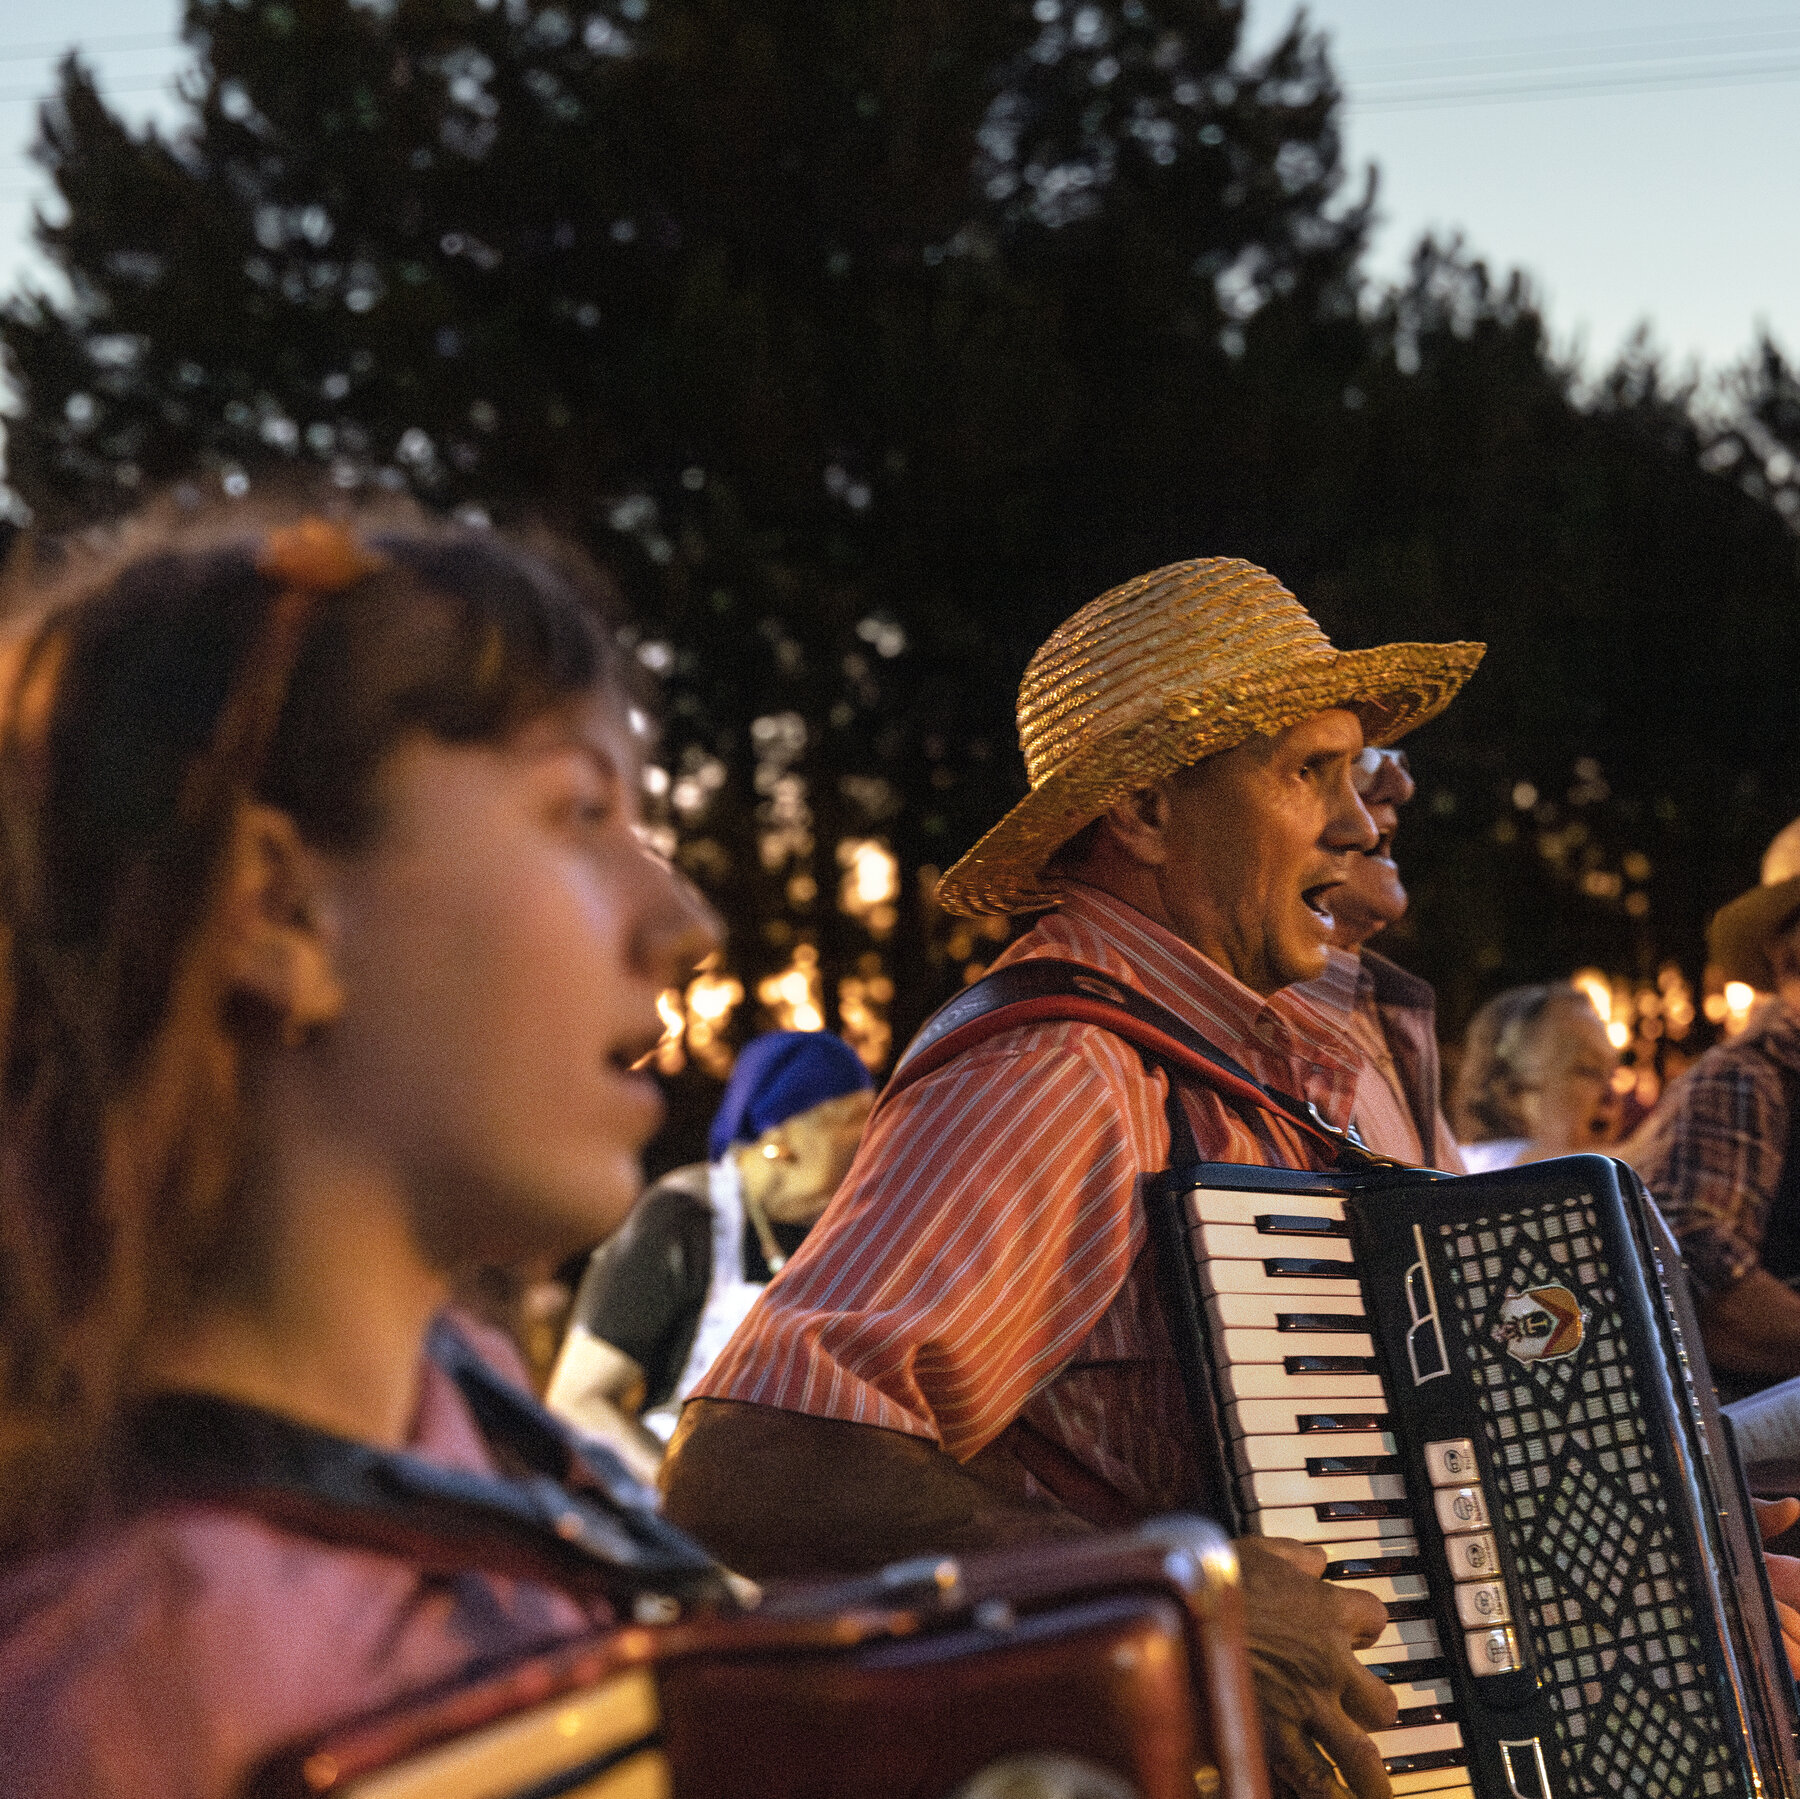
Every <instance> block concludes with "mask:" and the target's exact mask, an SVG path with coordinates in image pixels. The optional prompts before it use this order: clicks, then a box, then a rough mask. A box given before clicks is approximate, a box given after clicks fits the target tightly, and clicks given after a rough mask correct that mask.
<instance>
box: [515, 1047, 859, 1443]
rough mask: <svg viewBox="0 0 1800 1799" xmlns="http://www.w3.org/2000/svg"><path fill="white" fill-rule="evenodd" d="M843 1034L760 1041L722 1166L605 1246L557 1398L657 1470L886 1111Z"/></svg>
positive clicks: (746, 1058)
mask: <svg viewBox="0 0 1800 1799" xmlns="http://www.w3.org/2000/svg"><path fill="white" fill-rule="evenodd" d="M873 1087H874V1083H873V1082H872V1081H871V1079H870V1077H869V1071H868V1069H866V1068H865V1067H864V1066H863V1063H862V1060H861V1058H860V1057H859V1056H858V1055H857V1054H856V1052H855V1050H853V1049H852V1048H851V1047H850V1046H849V1044H847V1043H846V1042H845V1041H844V1040H843V1038H841V1037H835V1036H833V1035H832V1034H831V1033H830V1032H829V1031H769V1032H766V1033H765V1034H764V1035H762V1036H760V1037H753V1038H752V1039H751V1040H750V1041H749V1042H748V1043H747V1044H745V1045H744V1048H743V1050H742V1051H741V1052H740V1054H739V1056H738V1059H737V1062H736V1064H735V1065H734V1067H733V1068H732V1071H731V1079H730V1080H729V1081H728V1082H727V1083H726V1087H725V1094H724V1098H723V1099H722V1100H721V1102H720V1105H719V1110H718V1112H717V1113H716V1114H715V1115H714V1118H713V1121H712V1128H711V1130H710V1131H709V1132H708V1133H707V1154H708V1157H709V1159H708V1160H707V1161H706V1162H697V1163H693V1164H690V1165H689V1166H688V1167H685V1168H677V1169H674V1170H673V1171H672V1172H670V1173H668V1174H666V1175H664V1176H663V1177H662V1179H661V1180H659V1181H657V1182H656V1183H655V1184H654V1185H653V1186H651V1187H649V1188H648V1189H646V1191H645V1192H644V1194H643V1196H642V1197H641V1198H640V1199H639V1200H638V1202H637V1204H636V1205H635V1206H634V1207H633V1208H632V1211H631V1215H630V1217H629V1218H627V1219H626V1221H625V1223H624V1225H623V1226H621V1228H620V1229H619V1231H618V1232H617V1233H616V1234H615V1235H614V1236H612V1237H610V1238H609V1239H608V1240H607V1241H606V1242H605V1243H604V1244H602V1245H601V1247H600V1248H599V1249H597V1250H595V1252H594V1254H593V1256H592V1258H591V1259H590V1260H589V1263H588V1267H587V1272H586V1274H585V1275H584V1276H583V1278H582V1282H581V1287H580V1290H579V1291H578V1293H577V1294H576V1298H575V1306H574V1310H573V1312H572V1314H571V1318H570V1324H569V1331H568V1336H567V1337H566V1339H565V1340H564V1343H563V1348H562V1353H561V1354H560V1356H559V1357H558V1359H557V1364H556V1369H555V1371H554V1373H553V1374H552V1375H551V1378H550V1388H549V1392H548V1395H547V1398H548V1402H549V1404H550V1406H551V1407H552V1409H554V1410H556V1411H558V1412H560V1413H561V1414H562V1415H563V1416H564V1417H565V1418H567V1419H569V1420H570V1421H571V1422H572V1423H575V1424H579V1425H581V1426H582V1427H583V1428H585V1429H587V1430H590V1431H592V1432H594V1433H595V1434H596V1435H599V1436H603V1437H605V1438H606V1439H607V1440H608V1441H609V1442H611V1443H613V1444H614V1445H615V1446H616V1447H621V1448H622V1449H623V1450H624V1451H625V1453H626V1454H627V1457H628V1459H629V1460H631V1461H632V1463H633V1464H634V1466H635V1467H636V1468H637V1469H638V1471H639V1472H640V1473H644V1474H648V1473H650V1472H652V1471H653V1470H654V1467H655V1464H656V1462H657V1461H658V1460H659V1459H660V1456H661V1453H662V1445H663V1442H664V1441H666V1440H667V1438H668V1436H669V1433H670V1432H671V1431H673V1430H674V1428H675V1420H676V1417H677V1416H678V1415H679V1413H680V1411H681V1402H682V1400H683V1399H684V1398H685V1397H686V1395H687V1393H688V1390H689V1389H690V1388H691V1387H692V1386H693V1385H694V1383H695V1382H696V1381H698V1380H699V1378H700V1377H701V1375H702V1374H704V1373H705V1372H706V1370H707V1369H708V1368H709V1367H710V1366H711V1365H712V1362H713V1359H714V1358H715V1357H716V1356H717V1355H718V1353H719V1351H720V1350H722V1349H723V1348H724V1347H725V1344H726V1342H727V1340H728V1339H729V1338H730V1336H731V1333H732V1332H733V1331H734V1330H736V1329H737V1327H738V1324H739V1323H740V1322H741V1321H742V1319H743V1317H744V1314H745V1313H746V1312H748V1311H749V1309H750V1307H751V1305H752V1304H753V1303H754V1302H755V1300H756V1297H757V1295H758V1294H760V1293H761V1292H762V1290H763V1288H764V1287H765V1286H766V1285H767V1284H768V1282H769V1280H770V1278H771V1276H772V1275H773V1274H774V1273H775V1272H776V1270H778V1269H779V1268H780V1267H781V1266H782V1264H783V1263H784V1262H785V1261H786V1260H787V1258H788V1257H789V1256H790V1255H792V1254H793V1253H794V1251H795V1250H796V1249H797V1248H799V1246H800V1243H801V1241H802V1239H803V1238H804V1237H805V1236H806V1233H807V1231H808V1230H809V1229H810V1228H811V1226H812V1224H813V1222H814V1221H815V1220H816V1219H817V1218H818V1217H819V1215H820V1214H821V1213H822V1212H823V1211H824V1210H825V1208H826V1206H827V1205H828V1204H829V1203H830V1201H831V1196H832V1194H833V1193H835V1192H836V1191H837V1189H838V1185H839V1183H840V1182H842V1180H843V1178H844V1176H845V1174H846V1173H847V1172H848V1171H849V1168H850V1163H851V1160H852V1159H853V1158H854V1156H855V1154H856V1146H857V1143H858V1141H859V1140H860V1138H861V1136H862V1129H863V1125H864V1123H865V1122H866V1120H867V1119H868V1116H869V1110H870V1107H871V1106H872V1105H873V1103H874V1092H873Z"/></svg>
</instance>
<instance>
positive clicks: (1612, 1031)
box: [1606, 1018, 1631, 1049]
mask: <svg viewBox="0 0 1800 1799" xmlns="http://www.w3.org/2000/svg"><path fill="white" fill-rule="evenodd" d="M1606 1034H1607V1036H1608V1037H1609V1038H1610V1039H1611V1040H1612V1046H1613V1048H1614V1049H1624V1048H1626V1047H1627V1046H1628V1045H1629V1044H1630V1042H1631V1026H1630V1025H1628V1024H1627V1023H1626V1022H1625V1020H1624V1019H1622V1018H1616V1019H1614V1020H1613V1022H1612V1023H1611V1024H1609V1025H1608V1026H1607V1027H1606Z"/></svg>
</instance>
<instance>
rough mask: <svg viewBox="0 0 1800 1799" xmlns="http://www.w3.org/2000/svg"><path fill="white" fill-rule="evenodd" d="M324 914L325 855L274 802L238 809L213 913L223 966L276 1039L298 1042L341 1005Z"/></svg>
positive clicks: (327, 907)
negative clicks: (263, 1011)
mask: <svg viewBox="0 0 1800 1799" xmlns="http://www.w3.org/2000/svg"><path fill="white" fill-rule="evenodd" d="M332 912H333V908H332V905H331V876H330V865H329V863H328V861H327V859H326V858H325V857H323V856H322V855H320V854H319V852H318V851H317V850H315V849H312V848H311V847H310V846H309V845H308V844H307V843H306V842H305V841H304V839H302V837H301V835H300V832H299V829H298V828H297V827H296V826H295V824H294V821H293V819H292V818H290V817H289V816H288V815H287V813H285V812H283V811H281V810H280V809H279V808H278V807H275V806H264V805H258V804H254V803H253V804H250V805H246V806H245V807H243V809H242V810H241V811H240V812H239V814H238V821H237V832H236V836H235V838H234V841H233V844H232V856H231V873H230V880H229V884H228V887H227V892H226V897H225V903H224V907H223V915H222V918H221V923H222V926H223V930H224V936H225V957H226V968H227V972H228V973H229V975H230V978H231V984H232V987H233V989H234V991H235V992H237V993H238V994H240V995H243V996H244V997H246V998H249V999H251V1000H254V1001H256V1002H258V1003H260V1004H261V1005H262V1006H264V1007H266V1008H267V1010H268V1011H269V1012H270V1014H271V1015H272V1016H273V1018H274V1020H275V1022H276V1025H277V1028H278V1029H279V1031H280V1034H281V1036H282V1038H283V1040H284V1041H287V1042H290V1043H298V1042H299V1041H300V1040H301V1039H303V1038H304V1037H305V1035H306V1033H307V1032H309V1031H311V1030H313V1029H314V1028H315V1027H317V1026H319V1025H324V1024H329V1023H330V1022H331V1021H332V1020H333V1019H334V1018H336V1017H337V1016H338V1014H339V1013H340V1012H341V1011H342V1010H343V1008H344V989H343V984H342V983H341V981H340V980H339V979H338V972H337V945H336V941H335V935H334V933H333V931H332V930H331V928H330V926H331V918H332Z"/></svg>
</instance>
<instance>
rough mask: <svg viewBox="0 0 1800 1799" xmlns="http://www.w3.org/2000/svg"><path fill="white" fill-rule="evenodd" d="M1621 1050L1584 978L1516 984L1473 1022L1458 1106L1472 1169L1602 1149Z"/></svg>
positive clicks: (1614, 1107) (1612, 1129) (1614, 1109)
mask: <svg viewBox="0 0 1800 1799" xmlns="http://www.w3.org/2000/svg"><path fill="white" fill-rule="evenodd" d="M1618 1066H1619V1052H1618V1051H1617V1050H1616V1049H1614V1048H1613V1044H1612V1039H1611V1038H1610V1037H1608V1036H1607V1034H1606V1025H1605V1022H1604V1021H1603V1020H1602V1019H1601V1017H1600V1014H1599V1013H1598V1012H1596V1011H1595V1010H1594V1008H1593V1005H1592V1004H1591V1002H1590V1001H1589V999H1588V997H1587V995H1586V994H1585V993H1583V992H1582V991H1581V989H1580V988H1579V987H1572V986H1569V985H1567V984H1565V983H1559V984H1554V985H1545V986H1535V987H1510V988H1508V989H1507V991H1506V992H1504V993H1497V994H1495V996H1494V997H1493V998H1492V999H1491V1000H1489V1001H1488V1002H1487V1004H1486V1005H1485V1006H1483V1007H1482V1008H1481V1010H1480V1011H1479V1012H1477V1013H1476V1014H1475V1016H1474V1017H1473V1018H1472V1019H1470V1021H1469V1030H1468V1035H1467V1036H1466V1037H1465V1038H1464V1039H1463V1058H1462V1066H1461V1067H1460V1068H1459V1069H1458V1070H1457V1077H1456V1095H1455V1100H1454V1105H1453V1114H1454V1121H1455V1125H1456V1132H1457V1136H1458V1137H1459V1138H1460V1139H1461V1142H1462V1153H1463V1165H1464V1166H1465V1167H1466V1168H1467V1169H1468V1170H1469V1172H1470V1173H1471V1174H1480V1173H1483V1172H1485V1171H1486V1170H1487V1169H1490V1168H1513V1167H1516V1166H1518V1165H1519V1164H1520V1163H1522V1162H1542V1161H1546V1160H1548V1158H1550V1157H1551V1156H1573V1155H1582V1154H1585V1153H1587V1152H1588V1151H1590V1150H1598V1149H1604V1148H1605V1147H1606V1146H1607V1145H1608V1144H1610V1143H1611V1142H1612V1141H1613V1139H1614V1138H1615V1137H1616V1136H1617V1135H1618V1134H1619V1096H1618V1094H1617V1093H1616V1092H1615V1091H1614V1089H1613V1084H1612V1078H1613V1073H1614V1071H1615V1070H1616V1069H1617V1068H1618Z"/></svg>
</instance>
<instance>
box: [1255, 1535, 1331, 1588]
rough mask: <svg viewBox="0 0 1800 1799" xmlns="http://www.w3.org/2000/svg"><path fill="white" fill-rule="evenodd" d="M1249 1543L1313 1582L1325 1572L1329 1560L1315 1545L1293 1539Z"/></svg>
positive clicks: (1272, 1539) (1279, 1538)
mask: <svg viewBox="0 0 1800 1799" xmlns="http://www.w3.org/2000/svg"><path fill="white" fill-rule="evenodd" d="M1251 1541H1253V1542H1255V1543H1257V1544H1258V1545H1260V1546H1261V1547H1262V1548H1264V1549H1266V1550H1268V1551H1269V1553H1270V1554H1271V1555H1275V1556H1278V1557H1279V1558H1280V1559H1281V1560H1282V1561H1284V1562H1286V1563H1288V1564H1289V1565H1290V1566H1291V1567H1295V1568H1298V1569H1299V1570H1300V1572H1301V1573H1302V1574H1310V1575H1312V1577H1313V1578H1314V1579H1315V1580H1316V1579H1317V1578H1318V1577H1319V1576H1320V1575H1321V1574H1323V1573H1324V1572H1325V1564H1326V1562H1327V1561H1329V1560H1330V1557H1328V1556H1327V1555H1326V1553H1325V1551H1324V1550H1323V1549H1321V1548H1320V1547H1319V1546H1318V1544H1317V1543H1302V1542H1300V1541H1299V1540H1298V1538H1295V1537H1254V1538H1252V1539H1251Z"/></svg>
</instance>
